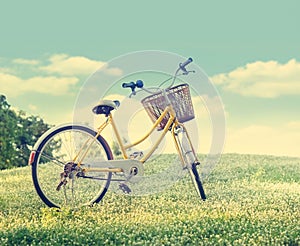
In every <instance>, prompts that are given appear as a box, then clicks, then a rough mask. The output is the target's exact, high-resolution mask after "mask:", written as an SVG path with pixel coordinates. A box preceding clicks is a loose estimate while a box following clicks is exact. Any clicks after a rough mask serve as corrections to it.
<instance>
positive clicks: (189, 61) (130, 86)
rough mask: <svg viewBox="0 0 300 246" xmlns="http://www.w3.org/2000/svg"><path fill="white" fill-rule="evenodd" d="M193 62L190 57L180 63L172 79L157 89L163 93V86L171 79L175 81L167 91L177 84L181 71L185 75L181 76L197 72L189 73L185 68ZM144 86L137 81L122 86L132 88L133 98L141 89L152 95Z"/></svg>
mask: <svg viewBox="0 0 300 246" xmlns="http://www.w3.org/2000/svg"><path fill="white" fill-rule="evenodd" d="M192 61H193V59H192V58H191V57H189V58H188V59H187V60H186V61H185V62H182V63H179V68H178V69H177V70H176V72H175V74H174V75H173V76H172V77H171V78H169V79H167V80H165V81H163V82H162V83H161V84H160V85H159V86H158V87H157V88H156V89H158V90H161V91H164V90H165V89H162V88H161V86H162V85H163V84H165V83H166V82H167V81H169V80H171V79H173V81H172V84H171V85H170V86H168V87H167V88H166V89H168V88H170V87H172V86H173V84H174V82H175V80H176V78H177V76H179V75H180V74H179V75H177V74H178V72H179V71H180V70H181V71H183V73H182V74H181V75H187V74H189V73H190V72H195V71H187V70H186V68H185V67H186V66H187V65H188V64H190V63H191V62H192ZM143 86H144V83H143V81H142V80H137V81H136V82H128V83H123V84H122V87H123V88H131V94H130V97H131V95H135V94H136V91H135V89H136V88H141V89H142V90H145V91H147V92H149V93H151V92H150V91H149V90H147V89H146V88H143Z"/></svg>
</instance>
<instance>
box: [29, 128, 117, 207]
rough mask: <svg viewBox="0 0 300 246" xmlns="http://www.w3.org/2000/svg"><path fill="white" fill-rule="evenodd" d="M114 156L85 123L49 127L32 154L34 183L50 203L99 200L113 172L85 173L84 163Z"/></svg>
mask: <svg viewBox="0 0 300 246" xmlns="http://www.w3.org/2000/svg"><path fill="white" fill-rule="evenodd" d="M80 159H81V161H80V162H81V166H80V167H78V165H77V164H78V160H80ZM111 159H113V155H112V152H111V150H110V148H109V146H108V144H107V142H106V141H105V139H104V138H103V137H101V136H98V137H96V132H95V131H93V130H92V129H90V128H88V127H86V126H81V125H64V126H59V127H56V128H53V129H50V130H49V131H48V132H46V133H45V134H44V135H43V136H42V137H41V138H40V139H39V141H38V142H37V143H36V145H35V146H34V151H33V152H32V154H31V160H30V162H31V165H32V179H33V184H34V187H35V189H36V191H37V194H38V195H39V197H40V198H41V199H42V201H43V202H44V203H45V204H46V205H48V206H49V207H56V208H60V207H62V206H71V207H78V206H81V205H92V204H94V203H98V202H99V201H100V200H101V199H102V198H103V197H104V195H105V193H106V192H107V189H108V187H109V184H110V180H111V176H112V174H111V173H110V172H106V173H104V172H94V173H93V172H89V173H87V174H85V173H84V165H87V164H92V162H93V161H99V160H111Z"/></svg>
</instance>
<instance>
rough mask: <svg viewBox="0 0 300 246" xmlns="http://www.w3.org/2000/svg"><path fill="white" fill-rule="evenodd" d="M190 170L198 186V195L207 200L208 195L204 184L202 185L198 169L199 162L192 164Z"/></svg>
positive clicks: (196, 186)
mask: <svg viewBox="0 0 300 246" xmlns="http://www.w3.org/2000/svg"><path fill="white" fill-rule="evenodd" d="M189 172H190V175H191V178H192V181H193V183H194V186H195V188H196V191H197V193H198V195H199V196H200V197H201V199H202V200H203V201H205V200H206V195H205V192H204V189H203V185H202V183H201V180H200V177H199V173H198V170H197V164H196V163H193V164H192V167H191V168H189Z"/></svg>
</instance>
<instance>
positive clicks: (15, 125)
mask: <svg viewBox="0 0 300 246" xmlns="http://www.w3.org/2000/svg"><path fill="white" fill-rule="evenodd" d="M49 127H50V126H49V125H48V124H46V123H45V122H44V121H43V120H42V119H41V118H40V117H37V116H26V114H25V112H24V111H19V112H15V111H14V110H12V109H11V107H10V105H9V104H8V102H7V100H6V97H5V96H4V95H0V131H1V132H0V170H1V169H6V168H12V167H21V166H26V165H27V161H28V156H29V153H30V148H31V147H32V146H33V145H34V144H35V142H36V141H37V139H38V138H39V137H40V136H41V135H42V133H44V132H45V131H46V130H48V129H49Z"/></svg>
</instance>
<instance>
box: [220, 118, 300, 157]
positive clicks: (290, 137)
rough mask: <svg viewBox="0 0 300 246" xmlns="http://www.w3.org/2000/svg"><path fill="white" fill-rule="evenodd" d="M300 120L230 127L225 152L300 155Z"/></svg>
mask: <svg viewBox="0 0 300 246" xmlns="http://www.w3.org/2000/svg"><path fill="white" fill-rule="evenodd" d="M299 130H300V122H297V123H295V122H290V123H287V124H285V125H282V126H279V127H271V126H268V125H249V126H247V127H244V128H240V129H232V128H231V129H229V130H228V133H227V140H226V145H225V152H236V153H249V154H273V155H284V156H300V153H299V146H300V131H299Z"/></svg>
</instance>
